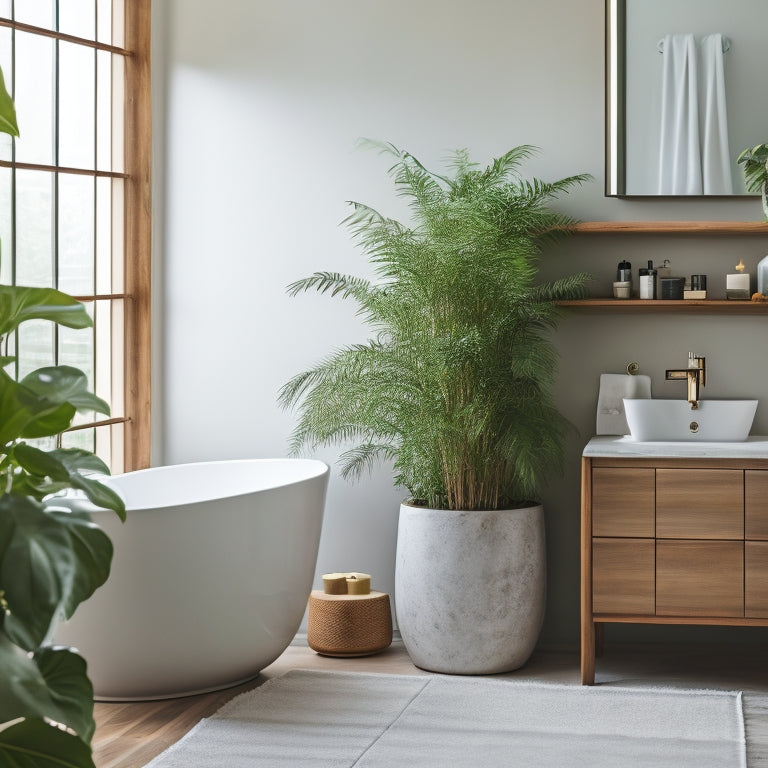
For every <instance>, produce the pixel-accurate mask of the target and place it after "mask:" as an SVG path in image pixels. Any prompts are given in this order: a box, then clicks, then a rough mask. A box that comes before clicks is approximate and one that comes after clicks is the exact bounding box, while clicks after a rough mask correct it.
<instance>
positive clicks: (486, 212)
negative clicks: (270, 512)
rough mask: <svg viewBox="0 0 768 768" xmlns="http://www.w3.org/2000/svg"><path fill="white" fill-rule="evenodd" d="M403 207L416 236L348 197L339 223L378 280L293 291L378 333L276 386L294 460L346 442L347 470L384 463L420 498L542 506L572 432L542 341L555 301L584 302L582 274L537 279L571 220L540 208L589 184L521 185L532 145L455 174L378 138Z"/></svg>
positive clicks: (461, 504)
mask: <svg viewBox="0 0 768 768" xmlns="http://www.w3.org/2000/svg"><path fill="white" fill-rule="evenodd" d="M375 146H377V147H378V148H379V149H380V150H382V151H383V152H385V153H387V154H389V155H391V156H392V157H393V158H394V161H395V163H394V165H393V166H392V168H391V169H390V174H391V176H392V177H393V179H394V183H395V186H396V188H397V191H398V192H399V194H401V195H403V196H404V197H405V198H407V199H408V201H409V202H410V205H411V211H412V214H413V219H414V221H413V224H412V225H411V226H409V225H406V224H403V223H400V222H398V221H395V220H393V219H389V218H386V217H385V216H383V215H382V214H380V213H378V212H377V211H375V210H374V209H372V208H370V207H368V206H367V205H364V204H362V203H352V204H351V205H352V208H353V211H352V213H351V215H350V216H349V217H348V219H347V220H346V223H347V224H348V226H349V228H350V230H351V232H352V234H353V235H354V236H355V237H356V238H357V240H358V242H359V243H360V245H361V247H362V249H363V252H364V253H365V254H366V256H367V258H368V260H369V262H370V264H371V265H372V267H373V270H374V271H375V273H376V275H377V276H378V281H377V282H371V281H369V280H366V279H364V278H360V277H352V276H348V275H342V274H338V273H335V272H316V273H315V274H314V275H312V276H310V277H308V278H305V279H303V280H299V281H297V282H295V283H293V284H292V285H290V286H289V289H288V290H289V293H290V294H291V295H296V294H298V293H301V292H303V291H308V290H317V291H320V292H321V293H330V294H331V295H333V296H339V297H341V298H343V299H351V300H352V301H354V302H355V303H357V305H358V307H359V314H360V315H361V316H362V318H363V320H364V321H365V322H366V324H367V325H368V326H369V327H370V328H371V330H372V331H373V332H374V334H375V335H374V337H373V338H372V339H371V340H369V341H368V342H366V343H364V344H354V345H351V346H348V347H345V348H342V349H340V350H339V351H337V352H334V353H333V354H331V355H330V356H329V357H327V358H326V359H325V360H323V361H322V362H320V363H319V364H318V365H316V366H315V367H313V368H311V369H310V370H308V371H305V372H303V373H300V374H299V375H297V376H295V377H294V378H292V379H291V380H290V381H289V382H288V383H287V384H286V385H285V386H284V387H283V388H282V390H281V392H280V402H281V404H282V405H283V406H285V407H297V408H298V412H299V421H298V424H297V427H296V429H295V431H294V433H293V435H292V443H291V448H292V451H293V452H294V453H297V452H299V451H300V450H301V448H302V447H304V446H308V447H310V448H315V447H318V446H320V445H328V444H334V443H342V444H349V443H352V445H351V447H349V448H348V449H346V450H345V451H344V453H343V454H342V456H341V459H340V461H341V465H342V474H343V475H344V476H352V477H354V476H358V475H359V474H360V473H361V472H362V471H364V470H365V469H366V468H370V467H371V465H372V463H373V462H374V461H375V460H376V459H379V458H384V459H391V460H393V461H394V469H395V480H396V482H397V484H398V485H401V486H404V487H405V488H406V489H407V490H408V492H409V493H410V495H411V497H412V500H413V502H414V503H418V504H424V505H428V506H430V507H434V508H443V507H445V508H448V509H498V508H503V507H511V506H518V505H521V504H524V503H526V502H527V501H528V500H530V499H536V498H538V497H539V494H540V491H541V488H542V485H543V483H544V481H545V478H546V476H547V474H548V473H549V472H550V470H551V469H553V468H554V467H556V466H558V465H559V464H560V463H561V461H562V454H563V440H564V434H565V428H566V422H565V421H564V419H563V418H562V416H561V415H560V414H559V413H558V412H557V410H556V408H555V406H554V403H553V401H552V396H551V393H550V389H551V385H552V382H553V380H554V374H555V368H556V354H555V351H554V349H553V347H552V346H551V344H550V342H549V341H548V340H547V339H546V336H545V332H546V331H547V330H548V329H551V328H553V327H554V326H555V325H556V322H557V319H558V311H557V308H556V306H555V301H556V300H558V299H565V298H574V297H579V296H583V295H584V294H585V282H586V280H587V279H588V276H587V275H584V274H579V275H575V276H573V277H568V278H564V279H562V280H557V281H555V282H550V283H538V282H537V266H536V262H537V259H538V257H539V256H540V254H541V253H542V250H543V248H544V247H545V246H548V245H550V244H552V243H553V242H554V241H557V240H559V239H560V238H562V237H564V236H565V235H566V234H567V232H568V229H569V228H570V227H571V226H572V224H573V221H572V220H571V219H570V218H568V217H566V216H563V215H561V214H559V213H556V212H553V211H552V210H550V209H549V208H548V207H547V204H548V203H549V202H550V200H551V199H552V198H554V197H556V196H558V195H559V194H561V193H564V192H566V191H568V190H569V189H571V188H572V187H573V186H574V185H576V184H579V183H581V182H583V181H585V180H587V179H588V178H589V177H588V176H586V175H578V176H571V177H568V178H565V179H561V180H560V181H555V182H552V183H547V182H543V181H540V180H538V179H534V180H532V181H526V180H524V179H522V178H520V175H519V166H520V164H521V162H522V161H523V160H525V159H526V158H528V157H529V156H530V155H531V154H532V151H533V148H532V147H529V146H521V147H515V148H514V149H512V150H510V151H509V152H507V153H506V154H504V155H502V156H501V157H499V158H496V159H495V160H493V162H492V163H491V164H490V165H489V166H488V167H487V168H485V169H479V168H478V167H477V166H476V165H475V164H474V163H472V162H471V161H470V158H469V156H468V154H467V152H466V151H464V150H459V151H457V152H455V153H454V155H453V161H452V170H453V174H452V175H450V176H446V175H439V174H436V173H432V172H430V171H428V170H427V169H426V168H425V167H424V166H423V165H422V164H421V163H420V162H419V161H418V160H417V159H416V158H415V157H413V156H412V155H411V154H409V153H408V152H404V151H401V150H399V149H397V148H396V147H394V146H392V145H390V144H377V145H375Z"/></svg>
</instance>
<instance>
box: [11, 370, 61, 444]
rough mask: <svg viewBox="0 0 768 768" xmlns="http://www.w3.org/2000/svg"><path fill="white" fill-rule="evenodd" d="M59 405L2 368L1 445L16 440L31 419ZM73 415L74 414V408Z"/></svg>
mask: <svg viewBox="0 0 768 768" xmlns="http://www.w3.org/2000/svg"><path fill="white" fill-rule="evenodd" d="M58 407H59V406H57V405H56V404H54V403H48V402H47V401H43V400H41V399H40V398H39V397H37V396H35V394H34V393H32V392H30V391H29V390H28V389H27V388H26V387H23V386H21V385H20V384H19V383H18V382H17V381H14V380H13V379H12V378H11V377H10V376H9V375H8V374H7V373H6V372H5V371H3V370H0V445H5V444H6V443H9V442H11V441H12V440H16V439H17V438H19V437H20V436H21V435H22V433H23V432H24V428H25V427H26V426H27V425H28V424H29V423H30V422H31V421H34V420H35V419H37V418H40V417H43V416H48V415H49V414H51V413H52V412H54V411H56V410H57V409H58ZM72 415H73V416H74V410H73V411H72ZM70 421H71V419H70ZM69 423H70V422H69V421H68V422H67V423H66V426H64V427H63V428H64V429H66V427H68V426H69ZM59 431H61V430H59ZM50 434H57V432H51V433H50Z"/></svg>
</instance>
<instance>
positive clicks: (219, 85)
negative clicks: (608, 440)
mask: <svg viewBox="0 0 768 768" xmlns="http://www.w3.org/2000/svg"><path fill="white" fill-rule="evenodd" d="M154 14H155V18H154V46H153V56H154V60H153V71H154V81H155V82H154V89H155V90H154V95H155V109H156V116H155V126H156V128H157V134H156V159H155V166H156V167H155V174H156V176H155V179H156V182H157V184H158V186H156V195H155V218H156V228H155V235H156V250H155V260H156V271H157V283H156V293H155V302H156V307H155V333H156V350H158V351H157V353H156V358H157V365H156V368H155V401H154V409H153V428H154V430H155V435H156V436H155V442H154V448H155V455H154V458H153V461H154V463H156V464H163V463H167V464H171V463H179V462H185V461H193V460H205V459H222V458H229V457H247V456H254V457H259V456H265V457H266V456H280V455H284V454H285V452H286V447H287V439H288V435H289V434H290V431H291V428H292V426H293V424H294V417H293V415H292V414H290V413H284V412H281V411H280V410H279V409H278V407H277V405H276V395H277V392H278V389H279V388H280V386H281V384H283V383H284V382H285V381H286V380H287V379H288V378H289V377H290V376H291V375H293V374H294V373H296V372H298V371H299V370H302V369H303V368H305V367H307V366H309V365H310V364H312V363H313V362H314V361H316V360H318V359H319V358H321V357H322V356H323V355H325V354H326V353H327V352H329V351H330V350H331V349H332V348H333V347H335V346H337V345H341V344H344V343H348V342H353V341H357V340H361V339H363V338H365V331H364V329H363V328H362V327H361V326H360V324H359V322H358V320H357V319H356V318H355V317H354V314H353V308H352V307H351V306H349V307H347V306H345V305H344V304H343V303H342V302H339V301H333V300H330V299H329V298H328V297H321V296H314V295H305V296H302V297H299V298H288V297H287V296H286V295H285V286H286V285H287V284H288V283H289V282H291V281H292V280H295V279H297V278H299V277H302V276H305V275H307V274H309V273H311V272H312V271H314V270H316V269H328V270H339V271H343V272H351V273H354V274H363V275H365V274H367V273H368V270H367V267H366V264H365V263H364V262H363V261H362V259H361V257H360V255H359V253H358V252H357V251H356V250H355V248H354V247H353V245H352V243H351V242H350V239H349V237H348V235H347V233H346V231H345V230H344V229H343V228H341V227H339V226H338V224H339V222H340V221H341V219H342V218H343V217H344V216H345V215H346V212H347V209H346V207H345V204H344V201H345V200H350V199H353V200H361V201H364V202H368V203H370V204H372V205H374V206H376V207H379V208H381V209H382V210H383V211H384V212H385V213H388V214H390V215H395V216H401V215H406V211H405V210H404V209H403V203H402V201H400V200H399V199H397V198H396V197H395V196H394V194H393V191H392V189H391V185H390V182H389V179H388V178H387V176H386V173H385V171H386V168H387V160H386V159H385V158H381V157H378V156H376V155H375V154H374V153H371V152H361V151H359V150H356V149H355V148H354V145H355V141H356V139H357V138H358V137H361V136H368V137H372V138H379V139H384V140H388V141H392V142H393V143H395V144H396V145H398V146H402V147H405V148H407V149H409V150H410V151H412V152H413V153H414V154H416V155H417V156H418V157H420V158H421V159H422V160H423V161H424V162H425V163H426V164H427V165H429V166H433V167H438V166H439V165H440V163H441V161H442V159H443V157H444V155H445V152H446V150H450V149H453V148H457V147H468V148H470V150H471V151H472V153H473V155H474V157H475V158H476V159H478V160H481V161H486V160H488V159H490V158H491V157H493V156H494V155H496V154H500V153H502V152H504V151H505V150H507V149H508V148H510V147H512V146H514V145H517V144H522V143H532V144H536V145H538V146H539V147H541V149H542V152H541V154H540V155H539V156H538V157H537V158H535V159H534V160H533V161H532V162H531V163H530V164H529V166H528V169H527V170H528V172H529V173H530V174H531V175H534V174H535V175H538V176H541V177H543V178H549V179H553V178H560V177H562V176H566V175H569V174H572V173H579V172H589V173H592V174H593V175H594V176H595V181H594V182H593V183H591V184H589V185H586V186H585V187H583V188H582V189H580V190H579V191H578V192H577V193H575V194H573V195H572V196H570V197H569V199H568V200H567V201H564V202H563V207H564V208H565V209H567V210H568V211H569V212H570V213H572V214H574V215H576V216H578V217H580V218H582V219H585V220H595V219H617V220H621V219H643V218H650V219H658V218H669V219H676V218H677V219H697V218H708V217H710V218H731V219H735V220H739V219H756V218H758V217H759V216H760V205H759V203H758V202H757V201H756V200H754V201H747V202H744V201H727V202H720V203H714V202H709V203H701V202H698V201H690V200H689V201H684V202H679V203H674V204H673V203H669V202H665V201H640V202H638V201H635V202H628V201H622V200H616V199H606V198H604V197H603V195H602V190H603V166H602V162H603V1H602V0H539V2H537V3H529V2H523V0H505V1H504V2H501V1H500V0H475V1H474V2H472V3H469V2H466V1H460V0H418V2H414V0H389V1H388V2H373V1H372V0H368V1H367V2H353V0H324V2H322V3H307V2H301V0H260V2H258V3H249V2H246V1H245V0H219V2H218V3H217V4H216V6H215V10H212V6H211V5H210V3H208V2H203V0H164V2H159V3H157V4H155V11H154ZM766 247H768V246H767V244H766V242H765V239H764V238H763V239H760V238H755V237H743V238H733V237H675V238H671V237H659V236H642V237H640V236H629V235H625V236H607V235H604V236H594V235H592V236H578V237H575V238H573V239H572V240H570V241H569V242H568V243H566V244H565V245H563V246H562V247H559V248H558V249H557V250H556V251H554V252H552V253H551V254H548V256H547V259H546V260H545V262H544V264H543V269H544V272H545V274H547V275H551V276H554V275H560V274H565V273H568V272H571V271H577V270H582V269H587V270H590V271H591V272H593V273H594V274H595V275H596V282H595V290H596V292H597V293H603V294H604V293H607V291H608V286H609V284H610V281H611V280H612V279H613V274H614V272H615V268H616V264H617V262H618V261H619V260H621V259H622V258H628V259H629V260H630V261H631V262H632V263H633V264H634V266H635V267H637V266H639V265H640V264H642V263H644V261H645V260H647V259H648V258H653V259H654V260H655V261H657V262H660V261H661V260H662V259H663V258H669V259H671V261H672V264H673V267H674V268H675V269H674V271H676V272H680V273H683V274H690V273H691V272H704V273H707V274H709V276H710V284H711V285H712V286H713V288H715V290H716V291H722V290H723V288H724V278H723V275H724V274H725V273H726V272H727V271H730V269H731V268H732V265H733V264H735V263H736V262H737V261H738V258H739V257H743V259H744V262H745V264H747V266H748V267H749V268H751V269H754V265H755V263H756V261H757V260H758V259H759V258H760V257H762V255H763V254H764V253H765V252H766ZM764 322H765V321H764V320H761V319H740V318H718V317H694V318H691V317H686V318H683V317H672V316H664V315H658V316H654V317H633V318H625V317H616V316H611V315H587V314H584V315H581V314H577V313H572V314H570V315H567V316H566V317H565V318H564V321H563V323H562V326H561V328H560V329H559V331H558V332H557V333H556V334H555V343H556V344H557V346H558V347H559V348H560V350H561V352H562V361H561V365H560V369H559V372H558V380H557V387H556V390H557V391H556V394H557V399H558V402H559V404H560V407H561V408H562V410H563V412H564V413H565V415H566V416H567V417H568V418H569V419H570V420H571V421H572V422H573V424H574V427H575V430H574V433H573V435H572V437H571V439H570V440H569V445H568V461H567V466H566V469H565V473H564V476H563V477H562V478H553V480H552V482H551V484H550V487H549V488H548V490H547V493H546V497H545V499H544V501H545V504H546V510H547V525H548V548H549V604H548V615H547V621H546V626H545V628H544V634H543V641H544V642H546V643H548V644H568V645H574V644H576V642H577V640H578V518H579V467H580V454H581V449H582V447H583V445H584V443H585V442H586V441H587V440H588V439H589V438H590V436H591V435H592V433H593V429H594V418H595V405H596V399H597V386H598V380H599V375H600V373H601V372H605V371H622V370H623V369H624V366H625V365H626V363H627V362H628V361H630V360H637V361H638V362H639V363H640V366H641V370H642V371H644V372H647V373H649V374H651V375H652V376H653V379H654V381H653V386H654V392H655V393H656V394H661V395H668V396H678V395H680V394H681V393H680V391H679V389H678V388H677V387H676V385H674V384H667V383H664V382H662V381H661V377H662V376H663V371H664V369H665V367H670V366H673V365H679V364H681V363H682V362H683V361H684V360H685V357H686V353H687V352H688V351H689V350H693V351H696V352H698V353H700V354H703V355H706V357H707V361H708V364H709V379H708V384H707V390H706V394H707V396H709V397H714V396H740V395H750V396H757V397H761V398H762V397H763V396H764V395H765V394H766V387H767V385H766V381H768V376H767V374H768V370H767V368H768V363H767V362H766V356H765V354H764V344H763V338H764ZM756 431H757V432H758V433H759V432H762V433H763V434H766V433H768V405H763V404H762V403H761V405H760V407H759V409H758V415H757V422H756ZM335 456H336V451H334V450H327V451H324V452H321V454H320V456H319V457H320V458H324V459H325V460H327V461H329V462H333V460H334V458H335ZM402 496H403V491H402V490H400V489H396V488H393V486H392V481H391V473H390V470H389V468H388V467H381V468H378V469H376V470H375V471H374V472H373V474H372V475H371V477H369V478H365V479H364V480H362V481H361V482H360V483H358V484H356V485H350V484H348V483H346V482H345V481H343V480H342V479H341V478H340V477H339V476H338V473H337V472H335V471H334V473H333V476H332V479H331V483H330V489H329V496H328V506H327V513H326V520H325V525H324V532H323V538H322V542H321V549H320V555H319V560H318V569H317V573H318V575H319V574H321V573H323V572H328V571H338V570H361V571H366V572H369V573H372V575H373V583H374V588H376V589H380V590H382V591H387V592H390V593H391V592H393V591H394V590H393V582H394V575H393V569H394V547H395V537H396V529H397V508H398V503H399V501H400V499H401V498H402ZM318 578H319V576H318ZM318 583H319V582H318ZM627 631H628V632H629V636H630V637H639V636H640V635H639V634H633V632H637V630H634V629H633V628H629V630H627Z"/></svg>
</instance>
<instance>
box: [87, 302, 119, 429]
mask: <svg viewBox="0 0 768 768" xmlns="http://www.w3.org/2000/svg"><path fill="white" fill-rule="evenodd" d="M94 303H95V305H96V307H95V313H96V315H95V319H94V329H95V332H96V333H95V336H96V338H95V349H94V363H95V369H96V381H95V384H94V388H93V391H94V392H95V393H96V394H97V395H98V396H99V397H100V398H102V399H103V400H106V401H107V402H108V403H110V406H111V409H112V411H111V413H112V416H119V415H120V414H119V413H118V412H117V411H116V409H115V405H116V404H115V403H114V402H113V397H112V395H113V393H112V382H113V378H112V373H113V371H112V307H111V306H110V305H111V302H109V301H96V302H94ZM120 303H122V302H120ZM118 381H119V379H118Z"/></svg>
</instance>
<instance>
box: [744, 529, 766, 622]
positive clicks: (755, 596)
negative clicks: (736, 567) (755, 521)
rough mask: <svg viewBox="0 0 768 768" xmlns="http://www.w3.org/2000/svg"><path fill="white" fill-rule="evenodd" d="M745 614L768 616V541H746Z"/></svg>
mask: <svg viewBox="0 0 768 768" xmlns="http://www.w3.org/2000/svg"><path fill="white" fill-rule="evenodd" d="M744 615H745V616H748V617H751V618H768V541H747V542H745V543H744Z"/></svg>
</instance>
